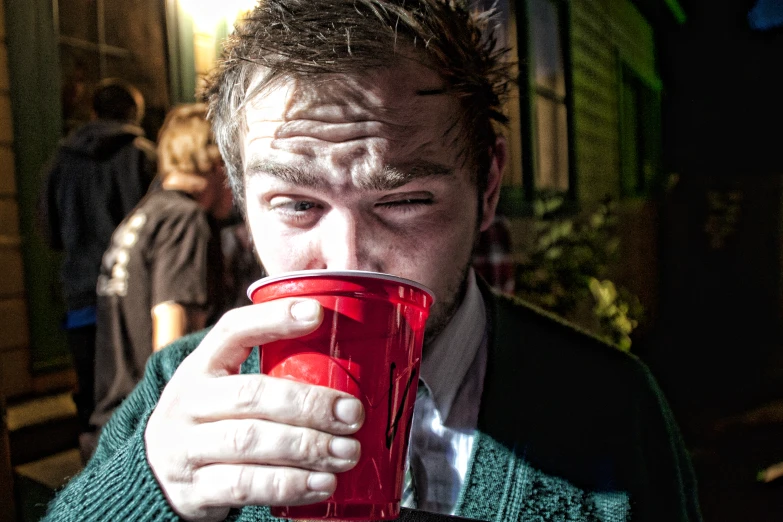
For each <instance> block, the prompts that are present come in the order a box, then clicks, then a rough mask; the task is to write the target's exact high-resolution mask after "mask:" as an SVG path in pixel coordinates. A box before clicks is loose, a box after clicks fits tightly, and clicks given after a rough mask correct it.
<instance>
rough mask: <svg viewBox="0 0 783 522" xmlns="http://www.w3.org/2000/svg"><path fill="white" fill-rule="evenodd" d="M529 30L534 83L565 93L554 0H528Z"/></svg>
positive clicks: (560, 42)
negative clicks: (529, 0)
mask: <svg viewBox="0 0 783 522" xmlns="http://www.w3.org/2000/svg"><path fill="white" fill-rule="evenodd" d="M530 32H531V46H532V58H533V64H534V67H535V73H534V74H535V82H536V85H537V86H539V87H543V88H545V89H548V90H550V91H552V92H555V93H557V94H558V95H560V96H565V73H564V69H563V46H562V35H561V31H560V18H559V13H558V7H557V5H556V4H555V3H553V2H551V1H550V0H531V2H530Z"/></svg>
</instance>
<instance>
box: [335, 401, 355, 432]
mask: <svg viewBox="0 0 783 522" xmlns="http://www.w3.org/2000/svg"><path fill="white" fill-rule="evenodd" d="M334 416H335V418H337V420H339V421H340V422H344V423H345V424H348V425H349V426H353V425H354V424H356V423H357V422H359V421H360V420H361V419H362V403H361V402H360V401H359V400H358V399H352V398H351V399H349V398H342V399H337V402H335V403H334Z"/></svg>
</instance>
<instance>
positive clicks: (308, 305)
mask: <svg viewBox="0 0 783 522" xmlns="http://www.w3.org/2000/svg"><path fill="white" fill-rule="evenodd" d="M320 311H321V306H320V305H319V304H318V303H317V302H316V301H299V302H296V303H294V304H293V306H291V316H292V317H293V318H294V319H296V320H297V321H302V322H307V323H309V322H312V321H315V320H316V319H317V318H318V313H319V312H320Z"/></svg>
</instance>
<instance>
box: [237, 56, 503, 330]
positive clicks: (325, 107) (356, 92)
mask: <svg viewBox="0 0 783 522" xmlns="http://www.w3.org/2000/svg"><path fill="white" fill-rule="evenodd" d="M441 87H442V82H441V80H440V78H439V77H438V75H437V74H435V73H434V72H432V71H430V70H429V69H427V68H426V67H424V66H422V65H419V64H414V63H412V62H411V63H406V64H405V65H401V66H398V67H394V68H390V69H388V70H385V71H381V72H377V73H373V74H372V75H367V76H365V77H362V78H355V77H345V76H339V77H338V76H335V77H329V78H319V79H316V80H313V81H311V82H301V81H295V80H288V81H285V82H283V83H277V84H275V85H274V86H272V87H268V88H267V89H265V90H264V91H263V92H262V93H261V94H260V95H259V96H257V97H256V98H255V99H254V100H253V102H252V103H251V104H250V105H249V106H248V107H247V110H246V118H247V122H246V123H247V127H246V128H247V131H246V133H245V135H244V136H243V141H242V154H243V158H242V159H243V165H244V176H245V201H246V205H247V220H248V225H249V227H250V231H251V234H252V237H253V241H254V243H255V246H256V249H257V252H258V255H259V258H260V260H261V262H262V264H263V266H264V268H265V269H266V271H267V273H268V274H270V275H276V274H279V273H281V272H286V271H291V270H309V269H332V270H372V271H377V272H385V273H389V274H393V275H396V276H400V277H405V278H408V279H412V280H414V281H417V282H419V283H422V284H424V285H426V286H428V287H429V288H431V289H432V290H433V291H434V292H435V295H436V303H435V306H434V308H433V310H432V312H431V315H430V320H429V321H428V326H427V328H428V336H429V337H430V338H431V337H432V336H433V335H435V334H437V333H438V332H439V331H440V330H441V329H442V328H443V327H444V326H445V324H446V323H447V322H448V320H449V319H450V318H451V315H452V314H453V312H454V311H455V310H456V307H457V306H458V304H459V301H460V299H461V296H462V294H461V290H462V289H463V286H464V285H463V283H464V281H465V276H466V273H467V269H468V266H469V263H470V257H471V250H472V248H473V244H474V241H475V239H476V234H477V233H478V228H479V227H486V226H488V225H489V223H490V222H491V220H492V216H493V215H494V209H495V204H496V200H497V199H496V193H497V184H498V180H499V178H500V171H502V167H503V162H504V148H503V147H502V146H501V147H500V149H502V150H501V152H500V154H499V156H500V158H499V159H496V160H494V161H493V162H492V167H491V169H490V179H489V183H488V190H487V193H486V194H482V195H481V197H482V198H483V199H484V201H483V203H484V204H483V205H482V206H483V212H482V216H478V215H477V212H478V206H479V205H478V202H479V194H478V193H477V187H476V183H475V181H474V179H475V174H476V173H475V172H471V169H472V168H473V167H471V162H470V161H467V160H466V157H465V154H464V153H463V150H464V148H465V144H464V143H463V141H462V139H461V135H460V126H459V125H458V123H457V119H456V118H457V115H458V114H459V110H460V108H459V104H458V101H457V100H456V99H455V98H454V97H452V96H447V95H443V94H438V92H437V91H438V90H439V89H440V88H441ZM479 218H480V219H479Z"/></svg>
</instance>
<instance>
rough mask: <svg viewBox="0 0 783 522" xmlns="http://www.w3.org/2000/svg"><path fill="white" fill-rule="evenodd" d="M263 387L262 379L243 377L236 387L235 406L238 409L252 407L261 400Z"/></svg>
mask: <svg viewBox="0 0 783 522" xmlns="http://www.w3.org/2000/svg"><path fill="white" fill-rule="evenodd" d="M264 388H265V384H264V379H261V378H259V379H245V380H244V381H243V382H242V384H241V385H240V386H239V388H238V389H237V397H236V406H237V408H239V409H240V410H251V409H254V407H255V406H257V405H258V404H259V403H260V402H261V397H262V396H263V395H264Z"/></svg>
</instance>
